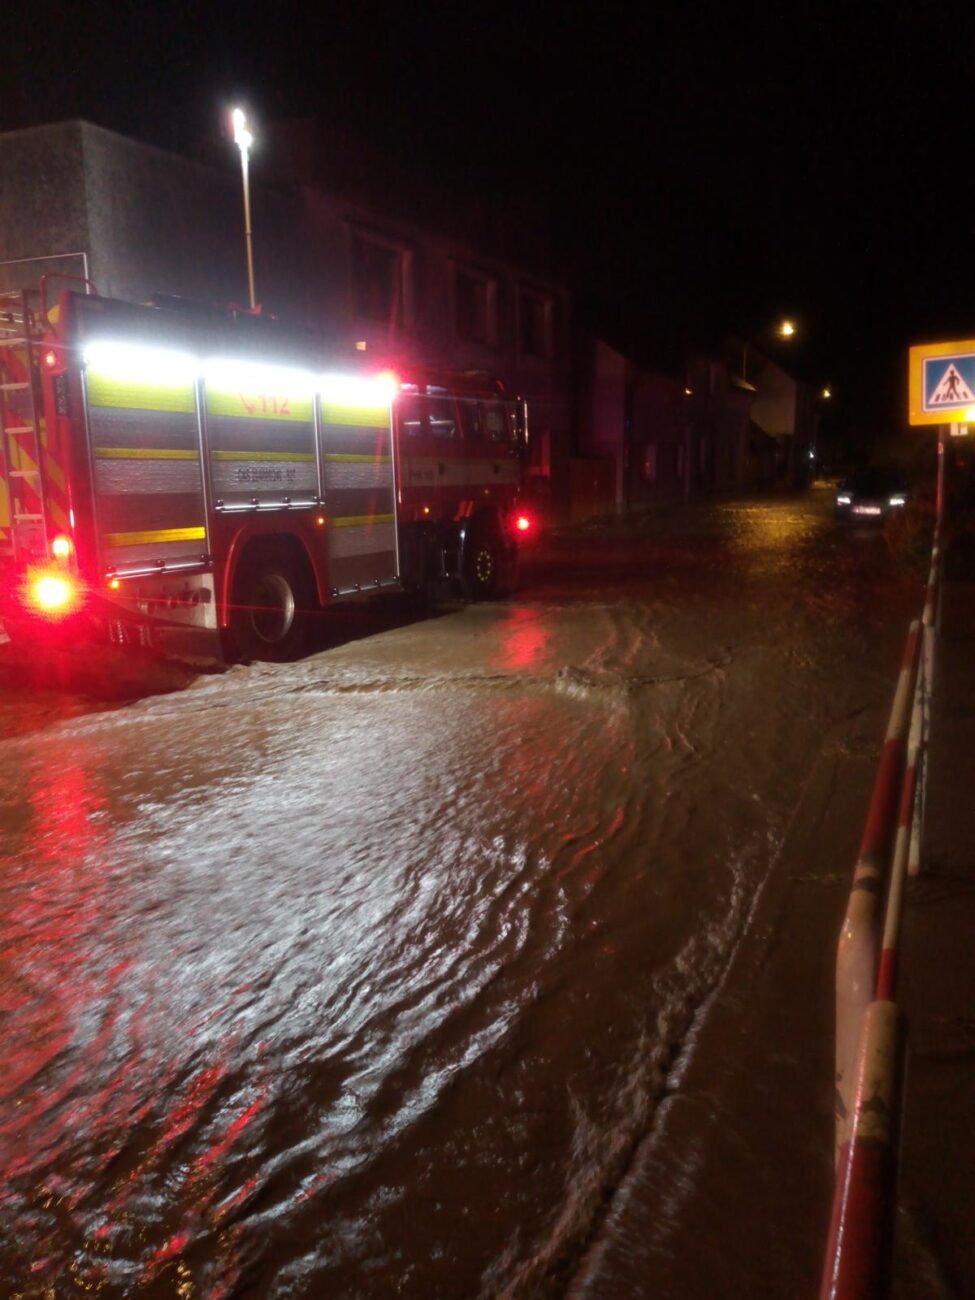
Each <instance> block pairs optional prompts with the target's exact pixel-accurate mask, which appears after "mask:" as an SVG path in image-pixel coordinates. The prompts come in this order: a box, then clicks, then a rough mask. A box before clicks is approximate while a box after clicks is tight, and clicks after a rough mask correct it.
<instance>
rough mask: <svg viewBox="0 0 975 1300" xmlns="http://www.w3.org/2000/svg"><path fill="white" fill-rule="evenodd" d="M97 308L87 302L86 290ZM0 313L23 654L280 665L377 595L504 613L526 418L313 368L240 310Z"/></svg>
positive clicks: (318, 352) (493, 394)
mask: <svg viewBox="0 0 975 1300" xmlns="http://www.w3.org/2000/svg"><path fill="white" fill-rule="evenodd" d="M84 288H86V289H88V290H90V289H91V286H84ZM48 289H49V286H48V285H46V284H45V283H44V281H42V283H41V288H40V291H39V293H38V294H36V295H29V294H18V295H13V296H11V295H7V296H6V297H5V298H3V299H0V566H2V567H0V585H2V595H0V619H2V620H3V624H4V626H5V628H6V631H7V633H8V635H10V636H12V637H13V638H14V639H18V638H45V639H51V638H55V637H56V638H69V639H70V638H75V637H78V638H81V637H92V636H93V637H95V638H99V637H100V638H104V639H108V640H110V641H114V642H116V643H120V644H123V645H140V646H147V647H154V648H156V649H159V650H161V651H163V652H165V653H173V654H187V653H189V654H199V655H204V656H213V655H215V654H219V653H224V654H231V655H238V656H243V657H250V658H260V659H272V660H279V659H287V658H291V657H294V656H295V655H297V654H299V653H300V652H301V650H302V648H303V647H304V645H305V636H306V630H307V621H308V615H309V613H310V612H312V611H314V610H316V609H319V608H321V607H323V606H325V605H327V604H329V603H330V602H331V601H334V600H339V599H343V598H350V597H356V596H360V595H362V594H363V593H367V592H372V591H377V590H381V589H383V588H400V589H403V588H406V589H413V590H429V589H441V590H443V589H445V588H446V587H452V588H454V589H455V590H458V591H460V592H461V593H463V594H464V595H466V596H467V597H469V598H474V599H477V598H490V597H496V596H501V595H503V594H504V593H505V592H506V591H508V590H509V589H510V587H511V585H512V583H513V582H514V577H515V571H516V564H517V557H518V549H519V542H520V541H523V540H525V539H526V538H527V536H529V535H530V534H531V532H532V530H533V521H532V518H531V516H530V515H529V514H528V513H527V511H526V510H525V509H524V508H523V503H522V500H521V498H522V482H523V464H524V451H525V446H526V440H527V420H526V412H525V407H524V403H523V402H521V401H519V400H513V399H511V398H509V397H508V396H506V394H505V393H504V391H503V389H502V387H501V385H500V384H499V383H496V382H491V381H490V380H489V379H487V378H486V377H485V376H482V375H465V376H457V375H448V374H443V373H440V374H438V373H434V372H413V373H410V374H405V375H398V376H394V375H393V374H391V373H389V372H386V373H380V374H377V373H372V374H369V373H366V372H365V371H362V370H360V371H358V372H356V371H355V370H354V368H352V367H350V366H348V365H342V366H341V367H337V366H336V365H335V364H334V363H333V364H331V365H330V364H328V362H327V360H326V358H325V356H324V353H323V350H322V348H321V347H320V346H319V345H318V344H317V343H316V341H315V340H313V339H311V338H304V337H300V336H297V335H296V334H294V333H289V332H288V331H287V330H285V329H284V328H283V327H281V326H280V325H279V324H278V323H277V322H274V321H269V320H267V319H262V318H261V317H259V316H253V315H251V314H249V313H233V312H227V313H216V312H204V311H200V310H189V309H183V308H180V307H179V306H177V305H176V304H173V303H168V304H166V305H165V306H159V305H152V306H137V305H134V304H131V303H124V302H119V301H114V300H112V299H108V298H102V297H99V296H98V295H97V294H96V293H94V292H90V291H89V292H80V291H76V290H73V289H70V290H63V291H62V292H61V293H60V296H59V301H58V304H57V306H56V307H51V308H49V306H48V303H47V301H46V296H47V293H48Z"/></svg>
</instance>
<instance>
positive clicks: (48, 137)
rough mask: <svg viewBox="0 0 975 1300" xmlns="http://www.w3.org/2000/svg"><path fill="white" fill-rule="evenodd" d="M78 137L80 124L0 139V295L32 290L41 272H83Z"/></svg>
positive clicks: (84, 223) (84, 227)
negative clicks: (10, 291)
mask: <svg viewBox="0 0 975 1300" xmlns="http://www.w3.org/2000/svg"><path fill="white" fill-rule="evenodd" d="M81 133H82V127H81V124H80V123H79V122H62V123H59V124H58V125H56V126H49V127H36V128H32V129H31V130H27V131H11V132H9V133H8V134H6V135H0V292H4V291H6V290H14V289H25V288H33V287H36V285H37V281H38V277H39V276H40V274H41V273H42V272H44V271H60V272H63V273H66V274H69V275H83V274H84V263H83V260H82V258H81V257H80V256H78V255H79V254H83V253H85V252H87V251H88V246H89V239H88V210H87V202H86V197H85V180H84V166H83V156H82V147H81ZM64 254H75V256H58V255H64ZM28 259H36V260H33V261H31V260H28Z"/></svg>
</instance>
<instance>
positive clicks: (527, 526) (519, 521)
mask: <svg viewBox="0 0 975 1300" xmlns="http://www.w3.org/2000/svg"><path fill="white" fill-rule="evenodd" d="M531 526H532V521H531V519H530V518H529V517H528V515H516V516H515V530H516V531H517V532H519V533H527V532H530V530H531Z"/></svg>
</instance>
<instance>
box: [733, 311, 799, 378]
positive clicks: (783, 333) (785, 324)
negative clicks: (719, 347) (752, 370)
mask: <svg viewBox="0 0 975 1300" xmlns="http://www.w3.org/2000/svg"><path fill="white" fill-rule="evenodd" d="M775 334H776V336H777V337H778V338H780V339H791V338H793V337H794V336H795V334H796V326H795V322H794V321H791V320H781V321H779V323H778V325H776V327H775ZM749 346H750V344H749V340H748V339H746V340H745V342H744V345H743V347H742V350H741V377H742V380H743V381H744V382H745V383H746V384H747V382H748V348H749Z"/></svg>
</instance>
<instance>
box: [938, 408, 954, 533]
mask: <svg viewBox="0 0 975 1300" xmlns="http://www.w3.org/2000/svg"><path fill="white" fill-rule="evenodd" d="M951 436H952V437H953V438H955V437H957V436H958V425H957V424H952V426H951ZM944 511H945V426H944V425H943V424H942V425H940V426H939V428H938V489H937V494H936V496H935V519H934V535H935V538H940V536H941V526H942V524H943V522H944ZM936 544H937V543H936Z"/></svg>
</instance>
